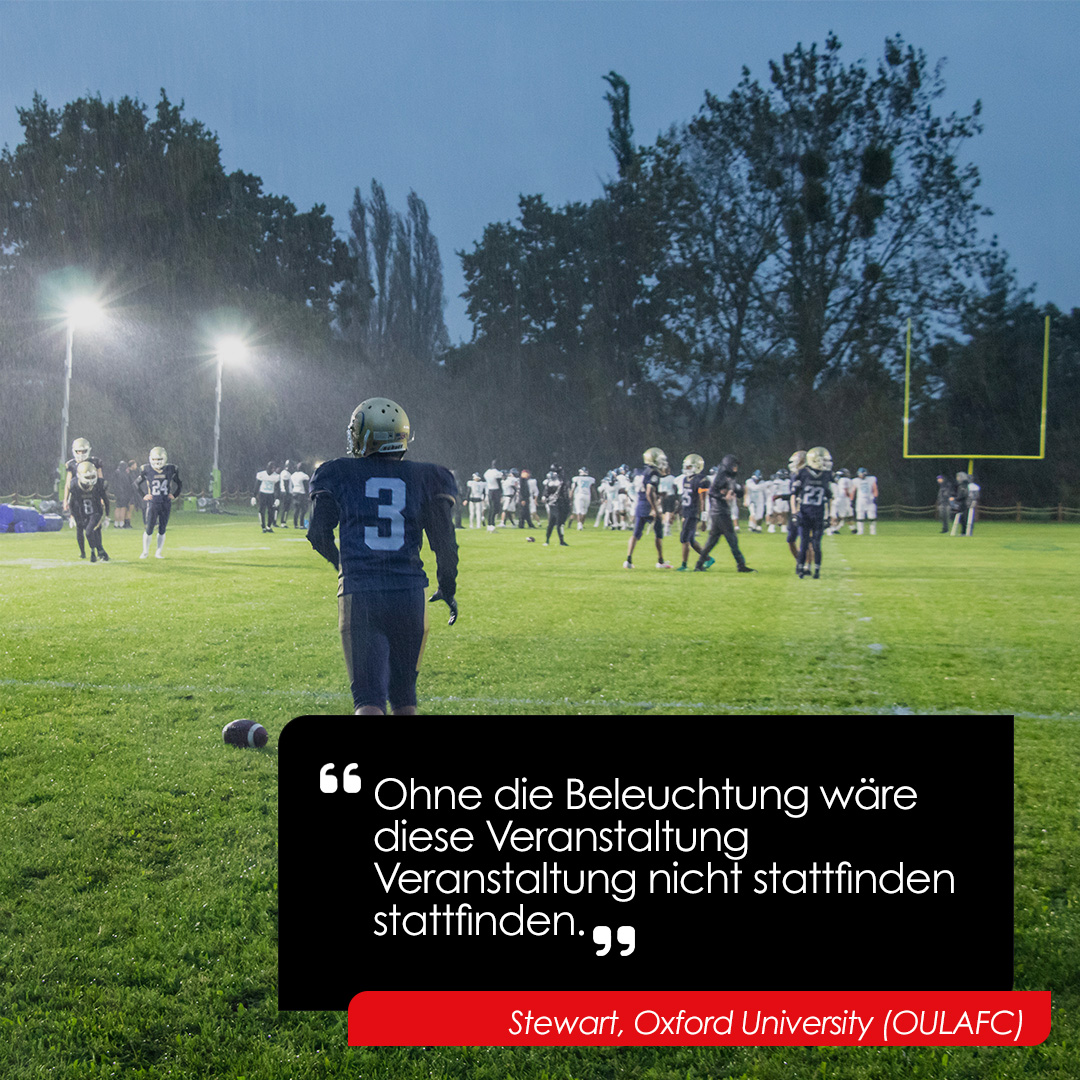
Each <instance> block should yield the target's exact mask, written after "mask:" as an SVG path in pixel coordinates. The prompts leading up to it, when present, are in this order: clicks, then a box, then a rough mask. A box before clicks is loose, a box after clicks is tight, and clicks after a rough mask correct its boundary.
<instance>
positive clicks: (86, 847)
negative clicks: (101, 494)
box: [0, 512, 1080, 1080]
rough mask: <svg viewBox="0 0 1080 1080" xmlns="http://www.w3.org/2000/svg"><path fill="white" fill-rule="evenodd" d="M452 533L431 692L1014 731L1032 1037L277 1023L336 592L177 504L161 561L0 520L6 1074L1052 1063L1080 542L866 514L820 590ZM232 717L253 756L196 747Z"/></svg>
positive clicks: (1063, 913)
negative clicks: (512, 1032) (446, 601)
mask: <svg viewBox="0 0 1080 1080" xmlns="http://www.w3.org/2000/svg"><path fill="white" fill-rule="evenodd" d="M458 536H459V539H460V543H461V548H462V552H461V555H462V558H461V588H460V593H459V596H460V600H461V612H462V614H461V618H460V620H459V622H458V625H457V626H456V627H454V628H448V627H447V626H446V625H445V612H446V609H445V607H444V606H442V605H437V606H436V607H433V608H432V609H431V610H432V631H431V635H430V637H429V641H428V648H427V653H426V656H425V662H424V668H423V671H422V673H421V682H420V693H421V702H422V706H423V707H424V708H425V711H429V712H447V713H449V712H457V713H511V712H516V713H522V714H528V713H574V712H582V713H594V714H604V713H627V714H637V715H642V714H645V715H648V714H653V713H661V714H664V715H670V714H690V713H701V714H706V713H712V714H723V713H729V712H731V713H738V712H778V713H787V712H796V713H804V712H856V713H866V714H881V713H884V714H888V713H895V712H904V711H908V710H910V711H912V712H920V713H923V712H933V713H950V712H977V713H984V712H997V711H1000V712H1012V713H1016V714H1017V715H1018V716H1020V717H1021V719H1020V720H1019V721H1018V723H1017V744H1016V745H1017V766H1016V838H1017V849H1016V850H1017V857H1016V866H1017V881H1016V926H1017V939H1016V985H1017V987H1018V988H1021V989H1051V990H1052V991H1053V992H1054V1005H1055V1013H1054V1031H1053V1034H1052V1036H1051V1039H1050V1041H1049V1042H1048V1043H1047V1044H1046V1045H1045V1046H1043V1047H1039V1048H1035V1049H1032V1050H993V1049H976V1050H954V1051H951V1052H950V1053H949V1054H948V1055H945V1054H944V1052H943V1051H941V1050H905V1049H896V1050H875V1049H859V1050H828V1049H823V1050H813V1049H804V1048H801V1047H798V1048H788V1049H783V1050H758V1049H756V1048H727V1049H715V1050H681V1049H670V1048H669V1049H644V1050H629V1049H627V1050H588V1051H587V1050H560V1049H528V1050H505V1049H499V1048H490V1049H475V1048H473V1049H429V1050H424V1049H419V1048H418V1049H411V1050H398V1051H370V1050H349V1049H348V1048H347V1047H346V1030H345V1018H344V1015H343V1014H341V1015H339V1014H304V1013H285V1014H279V1013H278V1012H277V1008H276V945H275V942H276V913H277V905H276V889H277V867H276V857H275V845H276V828H277V822H276V778H277V770H276V764H277V758H276V736H277V734H278V733H279V732H280V730H281V728H282V727H283V726H284V724H285V723H286V722H287V721H288V720H289V719H290V718H291V717H292V716H294V715H297V714H300V713H308V712H342V711H348V709H349V700H348V696H347V693H346V687H345V683H344V665H343V663H342V661H341V658H340V656H339V646H338V643H337V634H336V614H335V610H336V609H335V602H334V593H335V587H336V580H335V575H334V573H333V571H332V570H331V569H330V568H329V567H328V566H327V565H326V564H325V563H323V562H322V560H320V559H319V558H318V556H316V555H314V554H313V553H312V552H311V550H310V548H309V547H308V545H307V544H306V543H305V542H304V541H303V539H302V537H300V536H298V535H297V534H295V533H293V532H292V531H291V530H290V531H281V532H277V533H275V534H274V535H273V536H265V535H263V534H262V533H261V532H260V531H259V529H258V526H257V524H256V523H255V521H254V519H253V518H250V517H247V516H245V517H240V518H232V517H205V516H203V515H196V514H194V513H190V512H182V513H177V514H176V515H175V516H174V518H173V522H172V524H171V525H170V530H169V539H168V543H167V545H166V548H165V554H166V558H165V559H164V560H160V561H159V560H155V559H154V558H153V557H151V558H150V559H148V560H145V561H142V560H139V559H138V553H139V551H140V550H141V543H140V539H139V533H138V532H136V531H125V532H119V533H118V532H114V531H109V532H106V536H105V543H106V547H107V548H108V549H109V551H110V553H111V554H112V556H113V561H112V562H110V563H109V564H107V565H100V564H99V565H91V564H90V563H89V562H88V561H87V562H80V561H79V559H78V552H77V548H76V545H75V540H74V535H73V533H71V532H69V531H68V530H66V529H65V530H64V531H63V532H61V533H59V534H43V535H33V534H31V535H7V536H2V537H0V575H2V580H3V583H4V588H3V590H2V592H0V656H2V664H0V687H2V688H3V696H2V697H0V820H2V822H3V826H2V828H0V972H2V973H3V979H2V980H0V1076H3V1077H5V1078H7V1077H12V1078H23V1077H68V1076H70V1077H83V1076H94V1077H97V1076H115V1077H140V1076H143V1077H154V1078H157V1077H178V1078H187V1077H191V1078H198V1077H225V1078H234V1080H235V1078H237V1077H248V1078H254V1077H260V1078H262V1077H268V1078H277V1077H295V1078H307V1077H341V1076H349V1077H360V1076H364V1077H372V1078H376V1077H378V1078H383V1077H385V1078H387V1080H390V1078H393V1080H398V1078H402V1080H412V1078H416V1080H420V1078H425V1080H428V1078H432V1077H436V1078H437V1077H474V1078H484V1080H487V1078H491V1080H503V1078H509V1077H538V1078H539V1077H544V1076H547V1077H553V1078H554V1077H559V1078H563V1077H565V1078H567V1080H570V1078H609V1077H610V1078H612V1080H614V1078H624V1077H625V1078H638V1077H640V1078H642V1080H659V1078H665V1077H676V1076H677V1077H688V1076H709V1077H758V1078H762V1080H766V1078H774V1077H775V1078H777V1080H780V1078H784V1080H789V1078H793V1077H795V1078H804V1077H805V1078H807V1080H809V1078H811V1077H813V1078H818V1077H837V1078H851V1080H856V1078H866V1080H870V1078H872V1077H894V1076H895V1077H909V1076H923V1077H972V1078H976V1077H977V1078H980V1080H981V1078H992V1080H1013V1078H1015V1077H1020V1076H1024V1077H1047V1078H1049V1077H1073V1076H1076V1075H1080V1066H1078V1060H1080V1059H1078V1055H1077V1051H1076V1049H1075V1048H1076V1045H1077V1043H1078V1041H1080V1022H1078V1020H1077V1016H1076V1010H1077V1008H1078V1006H1080V884H1078V881H1080V875H1078V873H1077V870H1076V867H1077V866H1078V865H1080V811H1078V810H1077V807H1080V777H1078V770H1077V767H1076V763H1077V760H1078V758H1080V726H1078V725H1076V724H1074V723H1073V722H1072V719H1073V718H1076V717H1077V715H1078V707H1080V694H1078V679H1077V675H1076V672H1077V671H1078V670H1080V663H1078V659H1080V656H1078V651H1080V646H1078V644H1077V637H1078V635H1077V633H1076V631H1077V624H1078V622H1080V619H1078V618H1077V615H1076V597H1077V595H1080V587H1078V586H1080V580H1078V578H1080V559H1078V555H1080V530H1078V529H1075V528H1073V527H1069V526H1058V525H1053V524H1039V525H1022V524H1004V523H1002V524H997V523H993V524H987V525H985V526H980V530H979V531H978V532H976V534H975V536H974V537H972V538H970V539H961V538H948V537H942V536H940V535H939V534H938V533H937V532H936V526H935V525H934V524H933V523H932V522H921V523H919V522H903V523H894V522H883V523H882V524H881V526H880V530H879V535H877V536H875V537H869V536H866V537H854V536H848V535H844V536H840V537H836V538H827V539H826V543H825V562H824V567H823V577H822V579H821V580H820V581H800V580H798V579H797V578H796V577H795V575H794V573H793V572H792V561H791V558H790V556H789V555H788V553H787V550H786V545H785V544H784V542H783V539H782V538H781V537H779V536H775V535H774V536H769V535H767V534H766V535H762V536H748V535H747V534H746V533H745V531H744V532H743V534H742V543H743V548H744V550H745V552H746V555H747V559H748V561H749V563H750V565H752V566H755V567H757V568H758V569H759V570H760V573H758V574H756V575H736V574H735V573H734V572H733V570H734V568H733V563H732V562H731V559H730V556H729V555H728V554H727V552H726V548H723V547H722V548H721V549H720V550H718V551H717V552H716V554H717V556H718V561H717V564H716V566H714V567H713V568H712V569H711V570H710V571H708V572H707V573H705V574H694V573H675V572H672V571H655V570H653V569H652V563H653V562H654V561H655V555H654V552H653V550H652V549H651V546H649V545H645V544H643V545H639V548H638V552H637V554H636V558H635V561H636V562H638V563H639V564H640V565H641V569H638V570H635V571H633V572H632V573H631V572H628V571H624V570H622V568H621V565H622V561H623V558H624V557H625V549H626V537H625V534H612V533H605V532H601V531H599V530H594V529H592V527H591V525H590V526H589V527H588V529H587V530H586V531H585V532H583V533H578V532H577V531H576V530H574V531H571V532H570V533H569V534H568V537H567V539H568V541H569V544H570V546H569V547H567V548H561V547H558V546H555V547H549V548H544V547H543V546H542V541H543V536H542V535H539V537H538V542H537V543H536V544H527V543H525V540H524V537H523V536H522V534H521V533H519V532H517V531H516V530H514V531H511V530H501V531H500V532H499V533H497V534H495V535H489V534H487V533H486V532H483V531H480V532H471V531H468V530H464V531H462V532H459V534H458ZM665 553H666V554H667V555H668V557H669V558H671V557H672V555H673V554H675V551H674V544H671V543H670V541H669V547H668V548H667V549H666V552H665ZM237 716H251V717H255V718H257V719H259V720H260V721H261V722H263V723H264V724H265V725H266V726H267V728H268V729H269V730H270V732H271V745H270V746H269V747H268V748H267V749H266V750H264V751H260V752H249V751H240V750H235V749H233V748H229V747H226V746H224V745H223V744H222V742H221V737H220V729H221V726H222V725H223V724H224V723H225V722H227V721H228V720H230V719H233V718H235V717H237ZM700 722H701V723H707V722H708V721H705V720H703V721H700ZM721 722H724V721H721ZM873 723H874V720H873V718H872V716H868V718H867V724H868V732H870V733H872V732H873V726H872V725H873ZM973 766H974V767H977V758H973ZM941 962H942V963H943V964H947V963H948V958H942V960H941Z"/></svg>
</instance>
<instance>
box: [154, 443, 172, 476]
mask: <svg viewBox="0 0 1080 1080" xmlns="http://www.w3.org/2000/svg"><path fill="white" fill-rule="evenodd" d="M168 460H169V455H168V454H166V453H165V447H164V446H155V447H154V449H153V450H151V451H150V466H151V468H154V469H158V470H161V469H164V468H165V465H166V463H167V462H168Z"/></svg>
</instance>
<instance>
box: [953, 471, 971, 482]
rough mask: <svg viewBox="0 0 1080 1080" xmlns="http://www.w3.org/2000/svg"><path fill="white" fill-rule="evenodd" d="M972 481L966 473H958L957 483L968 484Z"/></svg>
mask: <svg viewBox="0 0 1080 1080" xmlns="http://www.w3.org/2000/svg"><path fill="white" fill-rule="evenodd" d="M970 479H971V477H970V476H968V474H967V473H966V472H958V473H957V474H956V482H957V483H958V484H966V483H967V482H968V481H969V480H970Z"/></svg>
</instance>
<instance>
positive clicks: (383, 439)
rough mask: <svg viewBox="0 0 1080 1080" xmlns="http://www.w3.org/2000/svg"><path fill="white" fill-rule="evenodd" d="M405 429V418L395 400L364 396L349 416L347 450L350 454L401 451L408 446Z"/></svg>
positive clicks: (407, 420)
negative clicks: (363, 399) (364, 398)
mask: <svg viewBox="0 0 1080 1080" xmlns="http://www.w3.org/2000/svg"><path fill="white" fill-rule="evenodd" d="M409 431H410V429H409V418H408V417H407V416H406V415H405V410H404V409H403V408H402V407H401V406H400V405H399V404H398V403H397V402H396V401H391V400H390V399H389V398H384V397H373V398H368V399H367V400H366V401H361V402H360V404H359V405H357V406H356V408H355V409H354V410H353V414H352V416H351V417H350V418H349V444H348V449H349V453H350V454H352V456H353V457H370V456H371V455H372V454H402V453H404V452H405V451H406V450H408V448H409Z"/></svg>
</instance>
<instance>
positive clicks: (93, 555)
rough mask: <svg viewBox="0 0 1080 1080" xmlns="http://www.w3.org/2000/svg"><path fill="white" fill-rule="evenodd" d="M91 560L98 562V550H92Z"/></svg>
mask: <svg viewBox="0 0 1080 1080" xmlns="http://www.w3.org/2000/svg"><path fill="white" fill-rule="evenodd" d="M90 561H91V562H97V552H96V551H91V552H90Z"/></svg>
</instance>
